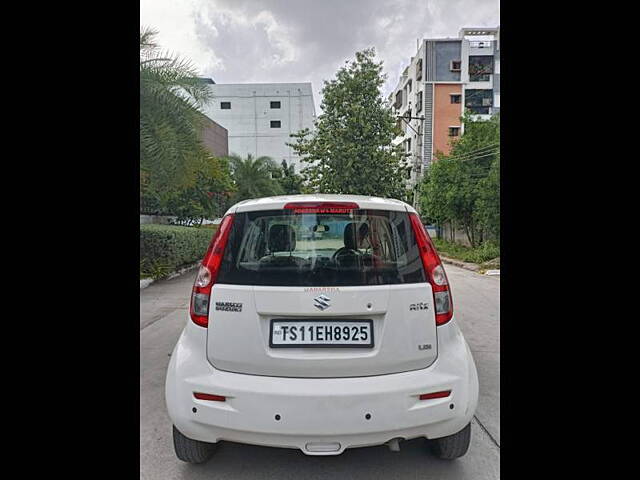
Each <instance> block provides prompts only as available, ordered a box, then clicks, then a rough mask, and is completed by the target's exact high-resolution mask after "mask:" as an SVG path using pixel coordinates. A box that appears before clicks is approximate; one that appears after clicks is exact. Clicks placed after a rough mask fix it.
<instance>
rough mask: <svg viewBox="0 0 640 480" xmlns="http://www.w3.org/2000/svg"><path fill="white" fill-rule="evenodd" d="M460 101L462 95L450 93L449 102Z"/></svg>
mask: <svg viewBox="0 0 640 480" xmlns="http://www.w3.org/2000/svg"><path fill="white" fill-rule="evenodd" d="M461 101H462V95H460V94H457V93H456V94H451V103H460V102H461Z"/></svg>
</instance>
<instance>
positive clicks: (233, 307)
mask: <svg viewBox="0 0 640 480" xmlns="http://www.w3.org/2000/svg"><path fill="white" fill-rule="evenodd" d="M216 310H222V311H224V312H241V311H242V303H235V302H216Z"/></svg>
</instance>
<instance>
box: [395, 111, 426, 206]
mask: <svg viewBox="0 0 640 480" xmlns="http://www.w3.org/2000/svg"><path fill="white" fill-rule="evenodd" d="M397 118H401V119H402V120H404V122H405V123H406V124H407V126H408V127H409V128H410V129H411V130H413V131H414V132H416V134H417V135H418V136H419V137H421V136H422V135H423V134H424V133H420V132H423V131H424V115H422V116H420V117H408V116H402V115H398V116H397ZM410 120H420V127H419V129H420V132H419V131H417V130H416V129H415V128H413V127H412V126H411V123H410ZM420 145H421V146H423V147H424V145H423V144H422V141H421V142H420ZM412 156H413V157H414V160H413V168H414V169H415V168H416V166H417V161H416V158H415V157H416V156H415V155H412ZM417 160H420V161H421V162H422V163H424V160H423V158H422V155H420V156H418V158H417ZM420 171H421V172H422V165H421V166H420ZM421 177H422V175H421ZM419 180H420V179H419V178H418V175H416V184H415V185H414V186H413V207H414V208H415V209H416V210H418V208H417V207H418V191H419V188H418V185H419Z"/></svg>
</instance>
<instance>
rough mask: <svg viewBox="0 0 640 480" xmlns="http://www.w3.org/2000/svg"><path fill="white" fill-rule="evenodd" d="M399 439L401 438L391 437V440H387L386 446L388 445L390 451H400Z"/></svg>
mask: <svg viewBox="0 0 640 480" xmlns="http://www.w3.org/2000/svg"><path fill="white" fill-rule="evenodd" d="M400 440H402V439H401V438H392V439H391V440H389V441H388V442H387V447H389V450H391V451H392V452H399V451H400Z"/></svg>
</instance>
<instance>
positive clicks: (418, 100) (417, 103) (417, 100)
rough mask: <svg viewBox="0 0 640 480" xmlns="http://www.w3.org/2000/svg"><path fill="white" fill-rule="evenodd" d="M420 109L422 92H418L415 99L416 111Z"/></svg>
mask: <svg viewBox="0 0 640 480" xmlns="http://www.w3.org/2000/svg"><path fill="white" fill-rule="evenodd" d="M421 111H422V92H418V98H417V99H416V112H421Z"/></svg>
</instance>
